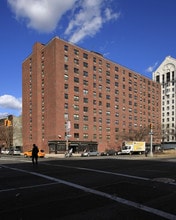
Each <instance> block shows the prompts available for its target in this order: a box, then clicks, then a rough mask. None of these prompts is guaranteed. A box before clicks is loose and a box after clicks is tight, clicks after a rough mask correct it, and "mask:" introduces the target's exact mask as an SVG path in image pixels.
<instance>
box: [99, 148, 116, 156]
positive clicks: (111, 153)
mask: <svg viewBox="0 0 176 220" xmlns="http://www.w3.org/2000/svg"><path fill="white" fill-rule="evenodd" d="M100 155H101V156H113V155H118V151H116V150H114V149H109V150H106V151H104V152H102V153H101V154H100Z"/></svg>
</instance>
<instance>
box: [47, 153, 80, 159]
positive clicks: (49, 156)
mask: <svg viewBox="0 0 176 220" xmlns="http://www.w3.org/2000/svg"><path fill="white" fill-rule="evenodd" d="M45 157H46V158H65V154H54V153H51V154H45ZM72 157H81V154H79V153H73V154H72Z"/></svg>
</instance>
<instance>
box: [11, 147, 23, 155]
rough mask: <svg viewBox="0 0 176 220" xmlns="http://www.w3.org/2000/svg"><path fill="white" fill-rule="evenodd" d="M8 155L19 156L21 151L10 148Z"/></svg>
mask: <svg viewBox="0 0 176 220" xmlns="http://www.w3.org/2000/svg"><path fill="white" fill-rule="evenodd" d="M9 154H10V155H21V151H20V150H19V149H17V148H12V149H10V150H9Z"/></svg>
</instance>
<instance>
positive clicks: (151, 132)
mask: <svg viewBox="0 0 176 220" xmlns="http://www.w3.org/2000/svg"><path fill="white" fill-rule="evenodd" d="M149 135H150V156H151V157H153V130H152V124H150V133H149Z"/></svg>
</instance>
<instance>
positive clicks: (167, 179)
mask: <svg viewBox="0 0 176 220" xmlns="http://www.w3.org/2000/svg"><path fill="white" fill-rule="evenodd" d="M153 181H157V182H162V183H174V182H175V180H174V179H171V178H164V177H162V178H154V179H153Z"/></svg>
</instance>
